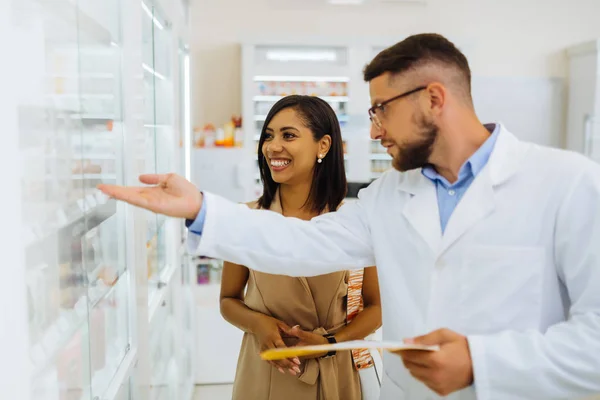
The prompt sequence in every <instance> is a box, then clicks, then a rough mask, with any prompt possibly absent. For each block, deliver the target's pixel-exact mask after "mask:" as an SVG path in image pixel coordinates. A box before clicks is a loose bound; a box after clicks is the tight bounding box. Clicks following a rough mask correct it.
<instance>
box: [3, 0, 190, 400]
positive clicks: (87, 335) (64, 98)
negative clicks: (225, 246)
mask: <svg viewBox="0 0 600 400" xmlns="http://www.w3.org/2000/svg"><path fill="white" fill-rule="evenodd" d="M9 13H10V15H11V18H9V24H8V26H9V36H10V37H13V38H17V41H18V43H19V44H20V45H21V46H22V48H21V49H20V51H19V52H18V53H15V57H13V58H12V59H11V60H10V61H9V68H11V70H13V71H14V73H13V76H12V79H13V81H14V82H13V83H14V85H15V90H14V91H13V90H11V93H10V95H9V96H8V97H7V98H6V99H5V98H4V97H2V105H3V108H5V109H6V110H7V111H8V114H9V115H14V118H13V119H9V120H8V122H9V125H8V126H9V129H8V136H9V137H11V138H14V139H15V140H7V142H6V143H7V145H6V146H3V147H2V149H1V150H0V152H2V158H6V159H10V160H14V161H13V162H14V170H15V172H14V174H15V175H16V176H17V177H18V180H15V181H14V182H13V184H14V186H12V189H11V191H10V192H9V193H8V194H7V195H6V196H7V197H8V199H9V200H11V202H12V200H15V201H16V202H17V203H18V204H19V207H15V208H14V210H13V213H14V214H16V215H15V216H13V217H12V218H11V219H8V218H7V221H11V223H10V224H7V225H4V226H3V227H2V228H0V231H1V232H2V237H3V239H4V238H5V237H12V238H13V240H12V241H11V243H14V244H11V247H13V250H12V251H11V253H10V254H13V255H14V256H15V260H16V261H15V262H14V263H13V264H12V265H11V268H10V274H9V275H7V277H6V278H7V279H9V280H11V281H12V282H13V284H12V287H11V290H10V291H4V290H3V291H1V293H2V294H1V297H2V300H3V301H4V303H5V304H7V305H10V304H11V301H10V299H11V298H12V299H15V300H16V301H14V302H12V303H14V304H13V305H12V307H14V308H15V309H14V310H13V311H14V315H16V316H19V318H18V319H14V320H12V321H10V324H7V325H6V326H10V329H11V330H14V331H15V332H17V333H18V335H17V336H13V338H16V337H22V338H23V340H22V341H20V340H14V339H13V340H2V341H0V349H1V350H2V351H3V352H4V353H5V354H14V357H8V358H3V360H1V361H0V371H2V374H3V375H4V374H6V375H7V376H10V378H11V379H12V380H14V381H18V382H21V385H22V388H20V391H19V392H18V394H17V392H15V391H14V390H13V389H12V388H10V387H9V386H7V385H0V398H19V399H20V400H21V399H23V400H33V399H35V400H38V399H41V400H50V399H52V400H54V399H77V400H79V399H81V400H113V399H118V400H126V399H140V400H141V399H143V400H146V399H165V400H166V399H190V398H191V395H192V390H193V377H194V362H193V361H194V360H193V358H192V357H191V356H190V354H189V351H188V349H186V348H182V347H181V345H180V344H181V343H189V344H190V345H191V344H193V338H194V330H195V325H194V324H193V322H192V321H193V304H192V296H191V294H192V288H191V286H190V283H191V274H190V271H189V268H190V263H189V262H188V259H187V255H186V254H185V252H182V251H181V243H182V232H183V231H184V230H183V229H182V225H181V222H180V221H175V220H171V219H167V218H163V217H157V216H155V215H150V214H148V213H146V212H143V211H141V210H139V209H135V208H133V207H129V206H126V205H124V204H121V203H119V204H117V203H116V202H115V201H114V200H110V199H108V198H106V197H105V196H103V195H101V194H100V192H99V191H98V190H97V189H96V186H97V184H99V183H117V184H128V185H132V184H137V176H138V175H139V174H141V173H148V172H159V173H162V172H170V171H174V170H177V171H179V172H180V173H182V174H184V173H185V163H184V162H178V161H179V160H181V159H184V158H185V156H186V154H185V153H186V150H187V151H189V146H184V147H182V148H180V143H182V144H183V143H189V141H187V142H186V141H185V140H183V137H184V136H186V135H187V136H188V137H189V121H188V120H189V95H187V96H186V92H187V91H186V90H184V89H183V86H184V85H186V84H188V83H189V64H186V63H187V62H188V57H187V53H186V46H185V42H186V41H187V39H186V38H187V37H188V36H189V35H188V32H187V21H185V20H184V19H183V15H185V12H184V10H183V3H181V2H179V1H177V2H171V1H166V0H154V1H152V0H143V1H142V2H140V0H106V1H101V2H98V1H94V0H54V1H51V2H46V1H38V0H10V9H9ZM180 53H181V54H180ZM13 64H14V65H13ZM184 64H186V65H187V67H185V66H184ZM186 68H187V69H186ZM16 93H18V94H17V95H15V94H16ZM5 105H6V106H5ZM186 129H187V130H188V131H186ZM13 198H14V199H13ZM13 220H14V223H13ZM4 242H5V243H8V241H6V240H5V241H4ZM19 299H23V300H24V301H20V300H19ZM186 302H187V303H186ZM11 349H12V350H11ZM15 358H16V359H23V360H26V361H27V362H26V363H15V362H14V359H15ZM15 396H17V397H15Z"/></svg>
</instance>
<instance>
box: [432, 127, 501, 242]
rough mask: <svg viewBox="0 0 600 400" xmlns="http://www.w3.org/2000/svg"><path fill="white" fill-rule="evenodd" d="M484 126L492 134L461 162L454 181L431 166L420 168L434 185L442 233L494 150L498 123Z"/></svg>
mask: <svg viewBox="0 0 600 400" xmlns="http://www.w3.org/2000/svg"><path fill="white" fill-rule="evenodd" d="M486 128H487V129H488V130H489V131H491V130H492V129H493V132H492V134H491V135H490V137H489V138H488V139H487V140H486V141H485V142H484V143H483V144H482V145H481V147H480V148H479V149H477V151H476V152H475V153H473V155H472V156H471V157H470V158H469V159H468V160H467V161H466V162H465V163H464V164H463V166H462V167H461V168H460V171H459V173H458V179H457V180H456V182H454V183H450V182H448V180H447V179H446V178H444V177H443V176H441V175H440V174H438V173H437V171H436V170H435V169H434V168H433V167H432V166H427V167H425V168H423V170H422V173H423V175H425V176H426V177H427V178H428V179H429V180H431V181H432V182H433V183H434V184H435V186H436V190H437V201H438V208H439V210H440V223H441V225H442V233H443V232H444V231H445V230H446V225H448V220H449V219H450V216H451V215H452V213H453V212H454V209H455V208H456V206H457V205H458V202H459V201H460V199H461V198H462V197H463V196H464V194H465V193H466V191H467V189H468V188H469V186H471V183H472V182H473V180H474V179H475V177H476V176H477V174H479V172H481V170H482V169H483V167H485V165H486V164H487V162H488V160H489V158H490V155H491V154H492V151H493V150H494V146H495V144H496V140H497V139H498V134H499V132H500V125H499V124H496V125H495V126H494V125H493V124H492V125H486Z"/></svg>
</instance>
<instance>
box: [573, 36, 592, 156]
mask: <svg viewBox="0 0 600 400" xmlns="http://www.w3.org/2000/svg"><path fill="white" fill-rule="evenodd" d="M568 55H569V67H570V68H569V102H568V105H569V112H568V123H567V137H566V147H567V148H568V149H570V150H574V151H577V152H581V153H583V154H585V155H586V156H588V157H590V158H592V159H593V160H595V161H598V162H600V40H596V41H593V42H589V43H585V44H582V45H579V46H576V47H573V48H571V49H569V51H568Z"/></svg>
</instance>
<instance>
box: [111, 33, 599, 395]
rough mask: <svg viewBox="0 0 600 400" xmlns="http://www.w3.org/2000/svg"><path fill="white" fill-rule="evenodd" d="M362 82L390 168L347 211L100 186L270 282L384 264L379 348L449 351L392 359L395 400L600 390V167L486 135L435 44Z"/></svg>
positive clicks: (167, 188)
mask: <svg viewBox="0 0 600 400" xmlns="http://www.w3.org/2000/svg"><path fill="white" fill-rule="evenodd" d="M365 80H366V81H368V82H369V85H370V94H371V100H372V104H373V107H372V108H371V109H370V110H369V115H370V117H371V120H372V122H373V124H372V131H371V136H372V137H373V138H374V139H380V140H381V144H382V145H383V146H385V147H386V148H387V149H388V153H389V154H390V155H391V156H392V157H393V164H394V167H395V169H394V170H391V171H388V172H386V173H385V174H384V175H383V177H382V178H380V179H378V180H377V181H375V182H373V183H372V184H371V185H370V186H369V187H368V188H366V189H364V190H363V191H361V193H360V195H359V200H358V201H355V202H351V203H348V204H346V205H344V206H343V207H342V208H341V209H340V210H339V211H338V212H336V213H331V214H327V215H324V216H322V217H319V218H316V219H314V220H312V221H310V222H305V221H300V220H296V219H290V218H284V217H282V216H281V215H279V214H276V213H270V212H266V211H251V210H250V209H248V208H247V207H245V206H243V205H236V204H233V203H231V202H228V201H226V200H224V199H221V198H219V197H217V196H214V195H211V194H209V193H203V194H202V193H200V192H198V191H197V190H196V189H195V188H194V186H193V185H191V184H190V183H189V182H187V181H185V180H184V179H182V178H180V177H178V176H175V175H161V176H157V175H151V176H144V177H142V182H144V183H146V184H154V185H157V186H154V187H146V188H122V187H115V186H101V189H102V190H103V191H105V193H107V194H109V195H111V196H113V197H116V198H118V199H121V200H125V201H128V202H130V203H132V204H135V205H138V206H141V207H145V208H148V209H150V210H153V211H156V212H160V213H164V214H167V215H171V216H176V217H183V218H187V219H189V220H190V221H189V225H190V230H191V231H192V232H194V233H193V234H192V235H191V237H190V239H189V245H190V248H191V249H192V250H193V251H196V252H197V253H199V254H203V255H207V256H212V257H217V258H222V259H225V260H229V261H232V262H235V263H238V264H243V265H246V266H248V267H250V268H253V269H257V270H259V271H264V272H269V273H276V274H287V275H292V276H309V275H318V274H325V273H329V272H333V271H336V270H342V269H352V268H362V267H366V266H369V265H377V267H378V271H379V272H378V273H379V281H380V287H381V299H382V307H383V326H384V329H383V334H384V339H388V340H399V339H408V340H412V341H415V342H418V343H424V344H437V345H440V351H438V352H419V351H405V352H400V353H399V354H386V359H385V363H384V364H385V375H386V376H385V378H384V382H383V386H382V391H381V392H382V394H381V398H382V399H384V400H396V399H433V398H438V396H447V395H449V397H448V398H451V399H474V398H477V399H481V400H496V399H536V400H540V399H544V400H547V399H575V398H582V397H586V396H592V395H594V394H597V393H600V166H598V165H596V164H594V163H592V162H591V161H589V160H587V159H585V158H584V157H583V156H580V155H577V154H573V153H570V152H566V151H562V150H555V149H550V148H545V147H541V146H536V145H533V144H529V143H524V142H521V141H519V140H518V139H517V138H516V137H515V136H513V135H512V134H511V133H510V132H509V131H508V130H507V129H506V128H505V127H504V126H502V125H500V124H490V125H482V124H481V123H480V122H479V120H478V119H477V117H476V115H475V111H474V108H473V102H472V99H471V88H470V82H471V75H470V70H469V65H468V62H467V60H466V58H465V57H464V55H463V54H462V53H461V52H460V51H459V50H458V49H456V48H455V47H454V45H453V44H452V43H450V42H449V41H447V40H446V39H445V38H443V37H441V36H439V35H429V34H428V35H416V36H411V37H409V38H407V39H406V40H404V41H402V42H400V43H398V44H396V45H395V46H393V47H391V48H389V49H387V50H384V51H383V52H381V53H380V54H379V55H378V56H377V57H376V58H375V59H374V60H373V61H372V62H371V63H370V64H369V65H368V66H367V67H366V69H365ZM316 168H319V166H318V165H317V167H316Z"/></svg>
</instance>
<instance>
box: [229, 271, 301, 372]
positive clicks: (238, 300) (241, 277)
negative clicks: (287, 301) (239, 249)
mask: <svg viewBox="0 0 600 400" xmlns="http://www.w3.org/2000/svg"><path fill="white" fill-rule="evenodd" d="M249 276H250V271H249V270H248V268H246V267H244V266H242V265H238V264H232V263H228V262H226V263H224V265H223V277H222V279H221V303H220V305H221V315H222V316H223V318H225V320H226V321H227V322H229V323H230V324H232V325H233V326H236V327H238V328H239V329H241V330H242V331H244V332H246V333H250V334H252V335H254V336H256V338H257V340H258V342H259V344H260V347H261V351H263V350H267V349H271V348H275V347H286V346H285V343H284V342H283V340H282V338H281V332H286V331H288V330H289V329H290V327H289V326H288V325H287V324H285V323H284V322H283V321H280V320H278V319H276V318H273V317H271V316H268V315H265V314H262V313H259V312H256V311H254V310H251V309H250V308H248V306H246V304H244V289H245V288H246V284H247V283H248V277H249ZM270 363H271V364H272V365H273V366H275V367H277V368H278V369H279V371H280V372H282V373H283V372H284V369H287V370H288V371H289V372H290V373H291V374H292V375H296V374H297V373H299V372H300V370H299V369H298V366H297V365H298V364H299V363H300V361H299V360H281V361H277V362H275V361H273V362H270Z"/></svg>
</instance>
